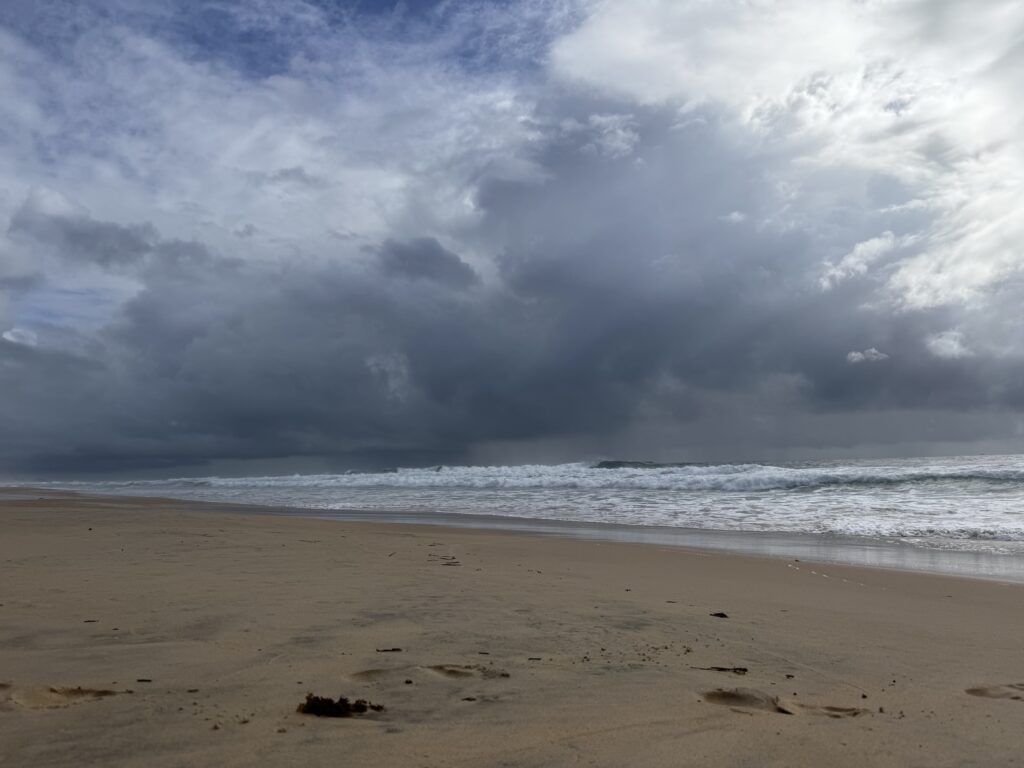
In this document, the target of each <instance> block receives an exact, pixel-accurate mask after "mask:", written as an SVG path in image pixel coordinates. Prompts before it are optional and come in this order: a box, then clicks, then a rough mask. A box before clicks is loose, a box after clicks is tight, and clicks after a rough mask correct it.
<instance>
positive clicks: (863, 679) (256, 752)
mask: <svg viewBox="0 0 1024 768" xmlns="http://www.w3.org/2000/svg"><path fill="white" fill-rule="evenodd" d="M0 527H2V530H3V532H4V535H3V536H2V537H0V568H2V575H3V578H2V579H0V763H3V764H5V765H6V764H10V765H29V764H31V765H35V766H53V767H54V768H56V767H58V766H80V765H102V766H110V767H111V768H121V767H122V766H123V767H124V768H127V767H128V766H135V765H140V764H144V765H147V766H154V767H155V768H171V767H172V766H181V765H218V766H249V765H253V764H257V763H260V764H267V765H281V766H293V765H294V766H303V765H327V764H335V763H337V762H339V761H341V762H345V763H348V762H352V763H363V762H368V763H374V764H380V765H410V766H423V768H428V767H430V768H434V767H439V766H465V768H470V766H474V767H475V766H491V765H493V766H498V765H501V766H514V767H516V768H540V767H541V766H562V765H566V766H568V765H576V764H579V763H580V762H583V763H585V764H591V765H596V766H603V767H605V768H613V766H622V765H643V766H653V767H655V768H661V767H662V766H664V768H670V766H671V767H673V768H674V767H675V766H679V765H693V766H697V765H700V766H705V765H710V766H747V765H750V764H757V765H766V766H772V765H779V766H782V765H785V766H797V767H798V768H799V767H802V766H807V768H810V766H817V765H821V764H823V763H826V762H827V764H829V765H831V766H835V767H836V768H845V767H846V766H849V767H850V768H854V766H856V767H857V768H861V766H863V765H872V766H892V767H893V768H895V767H896V766H906V765H929V766H933V767H934V768H953V766H957V767H959V766H965V765H979V766H981V765H1010V764H1013V763H1014V761H1016V760H1018V759H1019V756H1020V754H1021V753H1022V750H1024V733H1022V732H1021V730H1020V727H1019V724H1020V720H1019V718H1020V716H1021V713H1022V712H1024V709H1022V707H1024V700H1019V699H1021V697H1022V695H1024V652H1022V651H1021V647H1020V642H1019V638H1020V637H1021V636H1022V634H1024V616H1022V615H1021V611H1020V605H1021V604H1022V601H1024V586H1021V585H1017V584H1006V583H1000V582H994V581H986V580H982V579H969V578H958V577H946V576H941V575H935V574H926V573H913V572H904V571H897V570H890V569H881V568H855V567H851V566H842V565H825V566H821V565H811V564H809V563H808V564H803V563H793V562H792V561H787V560H784V559H781V558H773V557H752V556H747V555H743V554H725V553H721V552H713V551H707V550H695V549H686V548H682V547H678V546H659V545H652V544H636V543H624V542H608V541H599V540H581V539H570V538H559V537H554V536H531V535H526V534H509V533H505V532H500V531H489V530H480V529H475V530H474V529H465V528H464V529H454V528H443V527H427V526H412V525H401V524H395V523H373V522H370V523H366V522H338V521H333V520H331V521H327V520H317V519H308V518H304V517H297V516H288V515H272V514H263V515H254V514H228V513H225V512H223V511H220V512H214V511H210V510H209V509H208V508H206V507H199V506H198V505H194V504H189V503H181V502H165V501H161V500H149V499H138V498H127V497H117V498H98V497H93V498H85V497H79V498H75V497H73V496H70V495H68V496H64V497H61V498H49V499H46V498H44V499H42V500H39V499H38V497H34V496H32V495H31V494H25V493H21V494H20V495H15V494H12V495H11V496H8V497H7V498H6V499H5V498H4V496H3V494H0ZM307 693H313V694H315V695H318V696H329V697H332V698H334V697H337V696H339V695H341V696H347V697H349V698H351V699H367V700H369V701H370V702H372V703H375V704H380V705H383V706H384V710H383V711H381V712H368V713H367V714H366V715H365V716H360V717H356V718H350V719H330V718H318V717H311V716H307V715H303V714H300V713H298V712H297V711H296V707H297V706H298V705H299V704H300V703H301V702H302V701H303V698H304V696H305V695H306V694H307Z"/></svg>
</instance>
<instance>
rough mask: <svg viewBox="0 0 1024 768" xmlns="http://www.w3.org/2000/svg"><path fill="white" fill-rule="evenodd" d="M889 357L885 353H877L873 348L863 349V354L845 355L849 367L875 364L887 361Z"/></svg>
mask: <svg viewBox="0 0 1024 768" xmlns="http://www.w3.org/2000/svg"><path fill="white" fill-rule="evenodd" d="M888 358H889V356H888V355H887V354H885V352H879V351H878V350H877V349H875V348H874V347H871V348H870V349H865V350H864V351H863V352H848V353H847V355H846V362H848V363H850V364H851V365H856V364H857V363H877V362H879V361H881V360H887V359H888Z"/></svg>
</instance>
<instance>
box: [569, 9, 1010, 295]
mask: <svg viewBox="0 0 1024 768" xmlns="http://www.w3.org/2000/svg"><path fill="white" fill-rule="evenodd" d="M592 8H593V11H592V13H591V14H590V15H589V17H588V18H587V19H586V20H585V21H584V23H583V24H582V25H581V26H580V27H579V28H578V29H577V30H576V31H575V32H573V33H572V34H569V35H567V36H565V37H563V38H562V39H561V40H560V41H558V43H557V44H556V45H555V47H554V49H553V51H552V55H551V66H552V71H553V73H554V74H555V76H556V77H558V78H560V79H561V80H563V81H566V82H570V83H574V84H582V85H583V86H585V87H588V88H591V89H594V90H597V91H600V92H605V93H611V94H616V95H618V96H619V97H620V98H625V99H632V100H635V101H637V102H639V103H645V104H652V103H655V104H657V103H675V104H680V105H686V108H687V109H691V110H692V109H693V105H694V104H705V105H708V107H709V108H711V109H714V110H716V111H717V113H718V114H720V115H721V116H722V118H723V119H725V120H727V121H731V123H732V125H733V126H734V130H736V131H739V132H740V134H739V136H740V137H741V138H737V140H739V141H743V142H745V143H747V144H748V145H750V146H751V147H754V146H757V147H759V148H760V151H762V152H765V153H767V154H768V161H769V162H772V160H771V158H774V163H775V165H776V168H777V170H776V171H775V172H776V174H777V176H778V179H779V182H780V184H781V185H783V187H784V188H785V189H787V190H788V191H789V194H787V195H786V196H785V197H780V199H779V200H778V201H776V202H775V204H776V207H777V214H776V215H775V216H774V217H772V219H771V220H772V221H773V223H774V224H775V226H778V227H782V228H783V229H794V228H796V229H805V230H806V229H812V228H815V227H818V228H819V229H820V228H821V227H822V226H823V223H827V222H828V220H829V219H830V218H833V217H834V214H835V211H836V210H837V208H841V209H845V210H844V216H845V217H846V221H847V226H848V227H849V228H850V229H851V230H856V229H858V228H860V227H864V226H871V224H870V220H871V219H872V218H877V217H878V216H880V215H888V216H889V217H890V220H891V217H893V216H897V217H900V216H902V218H897V221H898V222H899V223H901V225H902V226H904V227H912V229H909V230H904V231H901V230H897V229H892V227H891V226H890V227H888V228H889V229H892V231H893V232H894V235H895V237H897V238H899V237H903V236H905V235H908V234H914V235H916V237H917V239H918V241H919V247H918V248H917V249H915V252H914V253H910V252H908V253H904V254H901V255H900V256H899V263H898V264H897V265H896V268H895V269H894V270H892V271H891V273H890V274H889V276H888V279H887V282H886V283H885V285H884V286H883V290H884V291H885V294H884V295H886V296H887V297H888V298H889V300H890V301H891V303H893V304H894V305H896V306H898V307H902V308H905V309H923V308H928V307H933V306H938V305H943V304H955V303H965V302H971V301H974V300H977V299H978V298H979V297H982V296H983V295H984V294H985V293H986V292H987V291H988V290H990V289H991V288H992V287H993V286H996V285H998V284H999V283H1000V282H1002V281H1004V280H1006V279H1008V278H1010V277H1011V276H1013V275H1014V274H1019V273H1020V272H1021V271H1022V269H1024V252H1022V251H1021V249H1020V246H1019V244H1020V243H1021V242H1024V217H1022V216H1021V215H1020V201H1021V200H1024V147H1022V142H1021V140H1020V137H1021V136H1022V135H1024V102H1022V101H1021V100H1020V99H1019V98H1018V92H1019V89H1020V83H1021V82H1022V80H1024V56H1022V55H1021V53H1020V43H1019V40H1020V39H1021V37H1020V36H1021V34H1024V4H1021V3H1019V2H1016V0H981V1H980V2H969V1H968V0H950V1H949V2H943V3H935V2H930V1H929V0H864V1H863V2H851V1H850V0H822V1H821V2H815V3H807V2H803V0H743V1H741V0H722V2H715V3H710V2H705V1H704V0H629V1H627V0H602V1H601V2H596V3H594V4H593V6H592ZM872 175H875V176H878V175H883V176H888V177H891V178H893V179H897V180H898V181H899V182H900V183H901V184H902V185H903V186H904V193H903V194H902V196H901V199H896V200H888V201H885V202H884V204H882V205H877V206H875V207H874V208H873V209H872V207H871V205H870V201H861V202H860V203H859V204H858V206H859V207H860V208H861V209H862V213H861V214H860V215H861V217H862V219H863V221H861V222H858V221H856V220H855V219H851V218H850V216H851V214H852V213H853V210H854V209H853V208H852V207H851V203H852V202H853V201H854V200H856V194H857V193H856V192H855V190H856V187H857V186H858V185H863V184H864V182H865V181H866V180H867V179H869V178H870V177H871V176H872ZM765 202H767V201H765ZM865 203H867V204H865ZM914 213H916V214H917V216H916V217H914V216H911V215H910V214H914ZM887 223H888V222H887ZM874 231H875V232H877V231H879V230H878V229H877V228H876V229H875V230H874ZM861 239H863V238H861ZM866 255H868V254H864V253H862V254H860V255H854V256H853V257H852V258H851V259H850V260H849V261H847V262H846V264H845V265H843V264H842V263H840V264H839V265H837V267H836V269H837V270H838V271H836V272H834V273H830V274H826V276H825V277H824V278H823V284H824V283H827V284H828V285H834V284H835V283H836V282H838V281H840V280H842V279H845V278H847V277H849V276H852V275H856V274H863V273H864V271H866V268H867V266H868V261H866V260H865V259H864V258H863V257H864V256H866Z"/></svg>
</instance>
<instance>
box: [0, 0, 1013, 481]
mask: <svg viewBox="0 0 1024 768" xmlns="http://www.w3.org/2000/svg"><path fill="white" fill-rule="evenodd" d="M1022 83H1024V4H1022V3H1020V2H1019V1H1018V0H927V1H925V0H817V1H816V2H809V0H800V1H798V0H715V1H714V2H712V1H711V0H501V1H500V2H476V1H475V0H463V1H462V2H454V1H453V0H436V1H430V0H424V1H423V2H413V1H412V0H406V1H405V2H386V1H385V0H377V1H375V2H371V1H370V0H353V1H352V2H340V1H337V0H250V1H249V2H222V1H219V0H216V1H215V0H160V1H159V2H158V1H157V0H6V2H4V3H3V4H2V5H0V472H2V473H6V474H9V475H16V476H24V475H49V474H53V475H58V474H90V473H91V474H106V475H110V474H118V473H131V472H137V473H149V474H155V475H159V474H161V473H162V474H168V473H170V474H182V473H207V472H257V471H258V472H276V471H331V470H336V469H343V468H346V467H362V466H392V465H401V464H431V463H454V462H463V463H531V462H553V461H566V460H586V459H593V458H608V457H615V458H639V459H661V460H692V461H732V460H748V459H769V460H783V459H799V458H820V457H834V458H843V457H848V456H892V455H928V454H937V453H944V454H966V453H975V452H993V451H995V452H1016V451H1024V309H1022V307H1024V246H1022V243H1024V215H1022V210H1024V139H1022V138H1021V137H1022V136H1024V100H1022V99H1021V98H1020V93H1021V85H1022Z"/></svg>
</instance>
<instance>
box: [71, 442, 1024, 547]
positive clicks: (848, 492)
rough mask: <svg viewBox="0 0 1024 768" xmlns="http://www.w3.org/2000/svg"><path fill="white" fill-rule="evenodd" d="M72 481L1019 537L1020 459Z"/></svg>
mask: <svg viewBox="0 0 1024 768" xmlns="http://www.w3.org/2000/svg"><path fill="white" fill-rule="evenodd" d="M71 485H73V486H74V487H79V488H81V489H83V490H92V491H97V492H107V493H130V494H142V495H166V496H176V497H183V498H196V499H210V500H220V501H236V502H246V503H253V504H271V505H287V506H295V507H306V508H310V509H322V510H345V509H348V510H388V511H397V512H409V513H416V512H454V513H466V514H490V515H506V516H515V517H531V518H544V519H557V520H570V521H572V520H575V521H587V522H602V523H628V524H640V525H669V526H679V527H687V528H703V529H720V530H749V531H788V532H812V533H823V534H844V535H857V536H869V537H885V538H899V539H903V540H907V541H911V542H914V543H921V544H922V545H925V546H939V545H940V543H941V545H942V546H947V545H949V546H953V547H955V546H957V544H956V542H969V545H968V544H963V545H961V546H962V548H970V549H974V550H978V549H984V548H985V547H989V551H996V550H999V551H1005V550H1006V548H1007V544H1006V543H1007V542H1018V541H1024V516H1022V510H1024V457H1022V456H998V457H965V458H949V459H906V460H899V461H890V462H877V461H876V462H867V461H861V462H848V463H842V464H841V463H831V464H820V465H787V466H781V465H767V464H721V465H706V466H692V465H691V466H662V467H649V468H639V467H621V468H615V469H596V468H594V467H592V466H591V465H589V464H584V463H574V464H559V465H520V466H490V467H440V468H427V469H399V470H398V471H394V472H381V473H348V474H334V475H288V476H265V477H243V478H228V477H205V478H180V479H175V480H156V481H131V482H106V483H104V482H98V483H79V484H71ZM1000 548H1001V549H1000Z"/></svg>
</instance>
